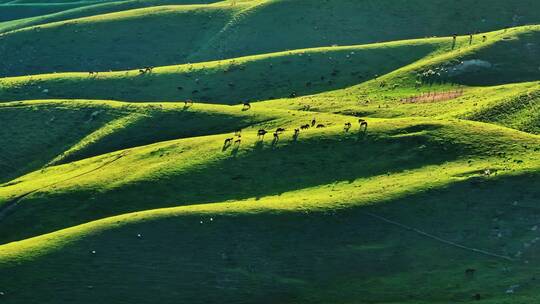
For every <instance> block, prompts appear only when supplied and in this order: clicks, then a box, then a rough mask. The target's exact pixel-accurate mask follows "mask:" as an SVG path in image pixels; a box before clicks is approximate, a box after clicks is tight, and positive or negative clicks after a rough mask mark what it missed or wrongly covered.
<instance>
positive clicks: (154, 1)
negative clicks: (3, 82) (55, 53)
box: [0, 0, 219, 33]
mask: <svg viewBox="0 0 540 304" xmlns="http://www.w3.org/2000/svg"><path fill="white" fill-rule="evenodd" d="M33 2H35V1H33ZM65 2H67V1H65ZM72 2H76V3H77V4H75V3H65V4H64V3H62V5H57V6H64V7H66V6H76V8H71V9H66V10H62V11H59V12H57V13H46V14H39V15H36V16H34V17H27V18H20V17H21V16H18V18H13V16H12V15H7V14H5V16H9V19H8V20H12V21H4V22H0V33H5V32H10V31H14V30H18V29H22V28H25V27H30V26H35V25H39V24H46V23H51V22H58V21H63V20H70V19H77V18H82V17H89V16H95V15H102V14H107V13H113V12H119V11H124V10H130V9H137V8H143V7H148V6H155V5H171V4H205V3H213V2H219V1H215V0H123V1H99V2H95V1H92V2H90V1H84V2H80V1H72ZM0 3H2V2H1V1H0ZM10 3H11V4H10V5H13V6H17V7H20V6H22V5H16V4H14V3H15V2H10ZM16 3H21V2H16ZM48 5H49V4H47V5H45V4H44V3H40V4H39V5H34V4H29V5H26V6H25V7H26V9H24V12H26V13H27V12H28V11H32V12H33V11H35V10H36V9H37V8H41V9H43V8H45V9H43V10H42V12H44V11H52V10H53V9H51V8H48V7H47V6H48ZM6 7H7V5H6ZM28 7H31V8H28ZM52 7H53V8H54V7H55V6H52ZM7 11H8V10H6V12H7ZM27 14H28V13H27Z"/></svg>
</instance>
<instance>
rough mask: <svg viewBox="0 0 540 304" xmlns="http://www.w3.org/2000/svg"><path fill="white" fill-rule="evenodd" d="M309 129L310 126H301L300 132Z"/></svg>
mask: <svg viewBox="0 0 540 304" xmlns="http://www.w3.org/2000/svg"><path fill="white" fill-rule="evenodd" d="M307 129H309V124H306V125H302V126H300V130H307Z"/></svg>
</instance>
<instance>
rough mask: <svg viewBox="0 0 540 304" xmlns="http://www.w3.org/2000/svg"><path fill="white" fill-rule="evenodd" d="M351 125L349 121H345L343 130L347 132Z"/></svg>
mask: <svg viewBox="0 0 540 304" xmlns="http://www.w3.org/2000/svg"><path fill="white" fill-rule="evenodd" d="M351 127H352V124H351V123H350V122H348V123H346V124H345V127H344V130H345V132H349V130H350V129H351Z"/></svg>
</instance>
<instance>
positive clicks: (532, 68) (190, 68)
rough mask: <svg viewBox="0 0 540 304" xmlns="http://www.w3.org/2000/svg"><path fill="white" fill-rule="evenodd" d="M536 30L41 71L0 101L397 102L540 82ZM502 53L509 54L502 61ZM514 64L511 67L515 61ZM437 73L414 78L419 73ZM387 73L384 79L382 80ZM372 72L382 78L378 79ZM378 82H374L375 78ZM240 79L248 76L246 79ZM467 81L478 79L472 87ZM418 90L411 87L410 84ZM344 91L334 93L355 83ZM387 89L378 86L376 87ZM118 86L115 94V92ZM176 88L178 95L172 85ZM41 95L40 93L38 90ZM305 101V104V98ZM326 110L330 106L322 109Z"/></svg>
mask: <svg viewBox="0 0 540 304" xmlns="http://www.w3.org/2000/svg"><path fill="white" fill-rule="evenodd" d="M539 33H540V28H539V27H538V26H527V27H518V28H512V29H508V30H503V31H496V32H491V33H487V34H486V36H487V37H488V40H487V41H486V42H482V38H481V36H482V35H484V34H479V35H476V36H475V37H474V40H473V43H472V44H471V45H469V43H468V41H469V38H468V37H467V36H464V37H459V39H458V42H457V44H456V46H455V48H454V49H452V47H451V44H452V39H451V38H431V39H420V40H406V41H401V42H392V43H382V44H373V45H362V46H351V47H332V48H317V49H307V50H299V51H291V52H281V53H274V54H266V55H260V56H250V57H242V58H235V59H231V60H225V61H217V62H205V63H199V64H190V65H180V66H170V67H162V68H156V69H155V70H154V72H153V73H152V74H151V75H140V74H139V72H138V70H135V71H124V72H114V73H101V74H99V76H97V77H96V76H90V75H88V73H69V74H48V75H34V76H29V77H15V78H5V79H3V80H2V82H0V84H1V87H0V93H1V94H0V100H4V101H10V100H24V99H40V98H100V99H118V100H129V101H170V100H185V99H193V100H197V101H200V102H212V103H224V104H236V103H239V102H241V101H245V100H265V99H274V98H283V97H290V95H292V94H295V95H309V94H314V93H320V92H327V91H330V92H329V93H326V94H322V95H321V96H315V98H314V99H318V98H322V99H323V98H326V97H327V96H330V98H335V97H338V96H339V99H340V102H341V103H342V104H343V106H348V105H351V104H354V103H357V102H358V100H359V98H360V99H364V98H365V99H370V98H371V99H378V100H380V101H387V99H388V98H390V100H393V101H394V102H395V101H398V100H399V99H401V98H403V97H407V96H411V95H413V94H418V92H426V91H434V90H438V91H441V90H448V89H449V87H451V85H467V86H472V85H497V84H504V83H513V82H522V81H531V80H535V79H537V78H538V77H540V70H539V69H538V67H539V66H540V61H539V60H540V59H538V58H540V49H539V48H538V46H539V45H540V34H539ZM505 54H512V55H511V56H505ZM512 56H520V61H519V62H518V63H514V57H512ZM471 60H481V61H485V62H489V64H490V65H491V67H488V68H481V67H478V66H477V67H475V66H472V67H471V66H468V67H467V68H465V67H464V64H461V62H470V61H471ZM430 70H434V71H440V72H439V73H440V74H441V75H440V76H434V77H429V78H427V77H420V76H419V75H422V73H424V72H425V71H430ZM385 74H387V75H385ZM378 75H382V76H381V77H379V78H377V76H378ZM375 78H377V79H375ZM245 79H248V80H247V81H246V80H245ZM470 79H482V81H481V82H476V83H474V82H471V80H470ZM417 81H420V82H421V83H422V85H421V86H420V87H418V88H417V87H416V82H417ZM358 83H361V84H360V85H358V86H354V87H351V88H350V89H347V90H344V91H335V90H339V89H343V88H346V87H349V86H353V85H356V84H358ZM383 83H384V84H386V86H384V87H381V84H383ZM118 87H122V88H123V89H122V90H118V89H117V88H118ZM179 87H180V88H181V90H179V89H178V88H179ZM45 88H46V89H47V90H44V89H45ZM308 99H312V98H311V97H310V98H308ZM326 106H327V107H328V106H332V107H333V105H330V104H328V103H327V104H326Z"/></svg>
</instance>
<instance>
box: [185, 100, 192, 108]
mask: <svg viewBox="0 0 540 304" xmlns="http://www.w3.org/2000/svg"><path fill="white" fill-rule="evenodd" d="M192 105H193V100H190V99H188V100H186V101H184V107H189V106H192Z"/></svg>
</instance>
